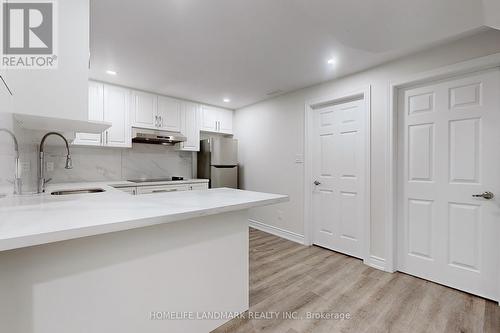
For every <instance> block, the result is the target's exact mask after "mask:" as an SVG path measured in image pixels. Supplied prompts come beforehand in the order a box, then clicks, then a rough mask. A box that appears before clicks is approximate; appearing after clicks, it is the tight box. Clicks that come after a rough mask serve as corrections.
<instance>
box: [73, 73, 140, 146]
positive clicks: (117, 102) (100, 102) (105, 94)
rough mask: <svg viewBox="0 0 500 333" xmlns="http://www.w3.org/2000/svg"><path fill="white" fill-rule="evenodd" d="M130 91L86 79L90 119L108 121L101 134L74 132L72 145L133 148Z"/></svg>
mask: <svg viewBox="0 0 500 333" xmlns="http://www.w3.org/2000/svg"><path fill="white" fill-rule="evenodd" d="M129 109H130V90H128V89H125V88H121V87H116V86H112V85H108V84H103V83H100V82H93V81H90V82H89V120H95V121H106V122H110V123H111V124H112V126H111V127H110V128H108V129H107V130H106V131H105V132H103V133H102V134H94V133H76V135H75V140H74V141H73V145H80V146H104V147H120V148H130V147H132V137H131V135H132V128H131V126H130V116H129V114H130V112H129Z"/></svg>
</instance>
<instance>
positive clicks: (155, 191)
mask: <svg viewBox="0 0 500 333" xmlns="http://www.w3.org/2000/svg"><path fill="white" fill-rule="evenodd" d="M175 191H177V189H176V188H173V189H169V190H153V191H151V193H164V192H175Z"/></svg>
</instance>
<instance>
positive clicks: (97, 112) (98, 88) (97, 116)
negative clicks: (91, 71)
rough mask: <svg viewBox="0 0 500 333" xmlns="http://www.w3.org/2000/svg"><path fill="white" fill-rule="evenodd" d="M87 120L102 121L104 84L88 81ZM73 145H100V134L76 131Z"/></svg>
mask: <svg viewBox="0 0 500 333" xmlns="http://www.w3.org/2000/svg"><path fill="white" fill-rule="evenodd" d="M88 112H89V120H94V121H104V85H103V84H102V83H99V82H93V81H90V82H89V111H88ZM73 144H75V145H84V146H100V145H101V144H102V134H95V133H76V136H75V141H73Z"/></svg>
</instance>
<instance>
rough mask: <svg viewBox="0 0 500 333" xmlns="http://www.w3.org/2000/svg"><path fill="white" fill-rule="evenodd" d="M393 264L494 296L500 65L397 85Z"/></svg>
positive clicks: (499, 166)
mask: <svg viewBox="0 0 500 333" xmlns="http://www.w3.org/2000/svg"><path fill="white" fill-rule="evenodd" d="M398 105H399V107H398V109H399V110H400V112H399V126H398V127H399V131H398V142H399V147H398V193H399V195H398V198H399V199H398V206H397V207H398V215H397V216H398V221H399V223H398V226H397V229H398V244H397V246H398V247H397V248H398V258H397V268H398V270H400V271H402V272H405V273H409V274H412V275H415V276H419V277H422V278H425V279H428V280H431V281H435V282H438V283H441V284H444V285H448V286H451V287H453V288H457V289H460V290H464V291H467V292H470V293H473V294H476V295H480V296H483V297H487V298H492V299H498V262H499V255H498V253H499V250H500V249H499V247H498V246H497V243H498V240H497V239H496V238H498V234H499V231H500V228H499V225H500V217H499V216H500V207H499V203H498V202H499V201H498V198H494V199H493V200H486V199H483V198H474V197H472V195H474V194H480V193H483V192H485V191H491V192H493V193H496V194H497V195H500V148H499V147H500V131H499V128H500V71H499V70H498V69H495V70H490V71H488V72H481V73H476V74H473V75H468V76H464V77H461V78H453V79H448V80H443V81H440V82H435V83H430V84H427V85H422V86H419V87H416V88H408V89H405V90H403V89H402V90H400V92H399V96H398Z"/></svg>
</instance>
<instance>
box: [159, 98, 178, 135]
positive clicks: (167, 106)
mask: <svg viewBox="0 0 500 333" xmlns="http://www.w3.org/2000/svg"><path fill="white" fill-rule="evenodd" d="M181 112H182V102H181V101H179V100H177V99H173V98H170V97H164V96H158V114H157V116H158V128H159V129H160V130H163V131H169V132H180V131H181Z"/></svg>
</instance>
